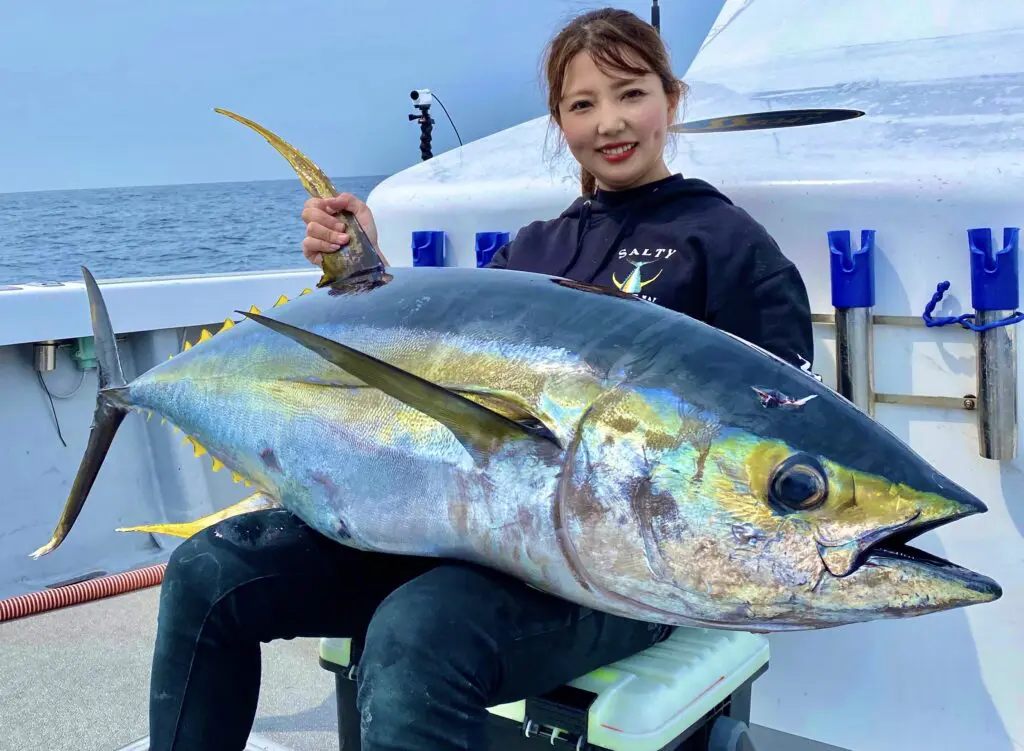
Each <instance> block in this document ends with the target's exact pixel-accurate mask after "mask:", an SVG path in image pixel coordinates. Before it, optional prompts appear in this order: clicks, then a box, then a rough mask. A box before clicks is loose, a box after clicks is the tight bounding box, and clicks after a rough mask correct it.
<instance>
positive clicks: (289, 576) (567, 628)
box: [150, 510, 669, 751]
mask: <svg viewBox="0 0 1024 751" xmlns="http://www.w3.org/2000/svg"><path fill="white" fill-rule="evenodd" d="M668 633H669V629H668V628H666V627H663V626H656V625H650V624H647V623H643V622H641V621H633V620H627V619H623V618H616V617H613V616H608V615H604V614H602V613H598V612H594V611H592V610H589V609H587V608H583V607H580V606H578V605H573V604H571V603H568V602H565V601H563V600H560V599H557V598H554V597H550V596H548V595H545V594H543V593H541V592H538V591H537V590H534V589H532V588H530V587H528V586H526V585H525V584H522V583H520V582H519V581H517V580H514V579H512V578H510V577H507V576H504V575H502V574H498V573H496V572H493V571H490V570H487V569H483V568H480V567H477V566H472V565H468V564H463V563H453V562H450V561H441V560H436V559H427V558H413V557H403V556H385V555H380V554H373V553H363V552H360V551H357V550H353V549H351V548H346V547H344V546H342V545H339V544H337V543H334V542H332V541H330V540H328V539H326V538H325V537H323V536H322V535H320V534H318V533H317V532H314V531H313V530H311V529H310V528H309V527H307V526H306V525H304V524H303V523H302V522H301V521H299V520H298V519H297V518H296V517H294V516H292V515H291V514H290V513H288V512H286V511H276V510H275V511H261V512H255V513H250V514H246V515H244V516H239V517H235V518H232V519H228V520H226V521H224V522H221V523H220V524H218V525H216V526H214V527H212V528H210V529H207V530H205V531H203V532H200V533H199V534H197V535H195V536H194V537H193V538H191V539H189V540H186V541H185V542H183V543H182V544H181V545H180V546H179V547H178V548H177V550H175V551H174V553H173V554H172V555H171V559H170V562H169V565H168V567H167V572H166V575H165V577H164V582H163V587H162V589H161V595H160V614H159V621H158V630H157V639H156V647H155V650H154V655H153V672H152V685H151V690H150V749H151V751H171V750H172V749H173V751H185V750H186V749H187V751H206V750H207V749H209V750H210V751H213V749H216V751H241V749H243V748H244V746H245V742H246V739H247V737H248V734H249V731H250V729H251V727H252V723H253V719H254V717H255V714H256V705H257V699H258V696H259V685H260V643H261V642H269V641H271V640H274V639H291V638H294V637H297V636H303V637H321V636H350V637H362V638H363V639H364V644H365V646H364V652H363V655H362V657H361V659H360V663H359V664H360V674H359V683H358V707H359V711H360V715H361V718H362V723H361V724H362V727H361V734H362V744H363V749H365V751H449V750H450V751H456V750H457V749H458V750H459V751H463V750H465V749H473V751H482V750H483V749H486V748H487V746H486V742H485V740H484V728H485V724H486V708H487V707H488V706H492V705H494V704H497V703H501V702H506V701H515V700H518V699H521V698H524V697H525V696H526V695H528V694H536V693H541V692H544V691H546V690H549V689H551V688H554V687H556V686H558V685H560V684H562V683H565V682H566V681H569V680H571V679H573V678H575V677H577V676H579V675H582V674H584V673H587V672H589V671H590V670H593V669H595V668H597V667H600V666H602V665H605V664H607V663H609V662H612V661H614V660H617V659H620V658H623V657H626V656H628V655H630V654H634V653H636V652H638V651H640V650H642V649H645V648H647V647H649V646H651V645H652V644H654V643H656V642H658V641H660V640H661V639H663V638H665V637H666V636H667V635H668Z"/></svg>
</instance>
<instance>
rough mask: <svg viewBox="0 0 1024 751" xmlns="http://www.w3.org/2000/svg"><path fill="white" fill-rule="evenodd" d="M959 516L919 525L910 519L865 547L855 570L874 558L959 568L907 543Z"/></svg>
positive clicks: (855, 564) (856, 562) (858, 558)
mask: <svg viewBox="0 0 1024 751" xmlns="http://www.w3.org/2000/svg"><path fill="white" fill-rule="evenodd" d="M959 518H961V517H959V516H954V517H949V518H946V519H935V520H933V521H930V522H926V523H924V524H917V525H915V524H914V522H913V521H910V522H908V523H906V524H904V525H903V526H902V527H900V528H899V529H897V530H896V531H895V532H893V533H892V534H890V535H887V536H886V537H883V538H882V539H881V540H878V541H877V542H873V543H872V544H870V545H868V546H867V547H866V548H864V550H862V551H861V553H860V555H858V556H857V558H856V560H855V561H854V564H853V567H852V568H853V570H856V569H858V568H860V567H861V566H862V565H863V564H865V563H867V562H868V561H869V560H870V559H872V558H881V559H885V558H887V559H898V560H902V561H911V562H913V563H920V564H924V565H927V566H933V567H936V568H959V566H957V565H956V564H955V563H951V562H950V561H947V560H946V559H945V558H940V557H939V556H937V555H932V554H931V553H929V552H927V551H925V550H921V549H920V548H915V547H911V546H910V545H908V544H907V543H908V542H910V541H911V540H913V539H915V538H917V537H920V536H921V535H923V534H924V533H925V532H930V531H931V530H933V529H938V528H939V527H941V526H943V525H945V524H949V523H951V522H953V521H955V520H956V519H959Z"/></svg>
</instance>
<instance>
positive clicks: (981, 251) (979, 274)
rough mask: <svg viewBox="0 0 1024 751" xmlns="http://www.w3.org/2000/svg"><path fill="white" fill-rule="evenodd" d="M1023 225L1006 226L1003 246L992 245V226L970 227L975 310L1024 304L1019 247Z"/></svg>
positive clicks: (972, 289) (972, 297) (972, 296)
mask: <svg viewBox="0 0 1024 751" xmlns="http://www.w3.org/2000/svg"><path fill="white" fill-rule="evenodd" d="M1019 240H1020V229H1019V228H1017V227H1004V228H1003V249H1002V250H994V249H993V247H992V230H991V229H990V228H989V227H977V228H974V229H969V230H967V242H968V245H969V246H970V250H971V307H972V308H974V309H975V310H1016V309H1017V306H1018V305H1019V304H1020V286H1019V272H1018V267H1017V250H1018V246H1019Z"/></svg>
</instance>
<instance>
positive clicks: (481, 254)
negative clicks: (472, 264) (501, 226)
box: [476, 232, 511, 268]
mask: <svg viewBox="0 0 1024 751" xmlns="http://www.w3.org/2000/svg"><path fill="white" fill-rule="evenodd" d="M510 237H511V235H510V234H509V233H508V232H477V233H476V265H477V268H479V267H481V266H486V265H487V264H489V263H490V262H491V259H492V258H494V254H495V253H497V252H498V251H499V250H501V246H502V245H504V244H505V243H507V242H508V241H509V238H510Z"/></svg>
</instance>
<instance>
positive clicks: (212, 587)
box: [160, 510, 290, 613]
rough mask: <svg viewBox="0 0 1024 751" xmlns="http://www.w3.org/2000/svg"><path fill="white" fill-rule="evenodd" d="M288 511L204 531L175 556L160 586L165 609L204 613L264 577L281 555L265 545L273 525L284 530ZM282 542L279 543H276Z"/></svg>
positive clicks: (258, 514) (253, 515)
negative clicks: (278, 555)
mask: <svg viewBox="0 0 1024 751" xmlns="http://www.w3.org/2000/svg"><path fill="white" fill-rule="evenodd" d="M286 514H287V512H283V511H278V510H273V511H269V512H267V511H257V512H252V513H249V514H243V515H241V516H237V517H231V518H228V519H225V520H223V521H221V522H218V523H217V524H214V525H213V526H210V527H207V528H206V529H203V530H200V531H199V532H197V533H196V534H194V535H193V536H192V537H190V538H188V539H187V540H185V541H184V542H182V543H181V544H180V545H178V547H177V548H175V550H174V551H173V552H172V553H171V555H170V558H169V559H168V561H167V570H166V571H165V572H164V581H163V585H162V587H161V594H160V599H161V607H162V608H165V607H172V606H173V608H174V609H186V610H187V609H192V608H194V609H197V610H202V611H203V612H204V613H205V612H206V611H208V610H209V608H211V607H213V606H214V605H215V604H216V603H217V602H219V601H221V600H222V599H223V598H224V597H226V596H227V595H229V594H230V593H231V592H233V591H235V590H236V589H238V588H239V587H240V586H243V585H244V584H246V583H247V582H250V581H253V580H255V579H258V578H260V577H262V576H264V575H265V574H266V573H268V572H269V571H270V570H272V569H273V568H274V567H275V566H276V565H277V561H276V560H275V559H276V558H277V556H275V555H273V553H272V552H271V550H270V549H269V548H270V546H265V545H263V544H262V541H263V539H264V537H265V534H266V530H267V529H268V528H270V527H273V528H274V529H278V530H280V529H281V528H282V522H285V523H287V522H289V521H290V520H289V519H288V517H287V516H282V515H286ZM278 544H280V540H278Z"/></svg>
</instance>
